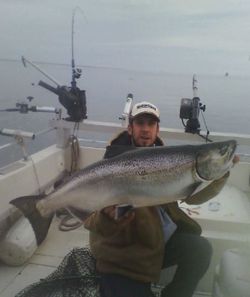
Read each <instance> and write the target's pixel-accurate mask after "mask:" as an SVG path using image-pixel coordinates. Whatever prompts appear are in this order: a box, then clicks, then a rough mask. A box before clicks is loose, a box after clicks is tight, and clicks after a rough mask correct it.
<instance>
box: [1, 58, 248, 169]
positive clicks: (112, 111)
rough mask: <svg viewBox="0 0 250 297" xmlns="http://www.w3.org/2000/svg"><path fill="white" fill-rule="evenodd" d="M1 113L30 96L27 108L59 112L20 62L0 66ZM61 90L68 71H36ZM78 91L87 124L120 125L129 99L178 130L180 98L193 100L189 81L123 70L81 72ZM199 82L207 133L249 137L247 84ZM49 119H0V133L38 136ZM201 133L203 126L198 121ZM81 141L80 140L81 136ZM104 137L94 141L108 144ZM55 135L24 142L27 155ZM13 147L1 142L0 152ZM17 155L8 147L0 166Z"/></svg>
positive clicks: (240, 80) (231, 79)
mask: <svg viewBox="0 0 250 297" xmlns="http://www.w3.org/2000/svg"><path fill="white" fill-rule="evenodd" d="M0 67H1V79H0V90H1V92H0V108H10V107H15V104H16V102H24V101H27V99H26V97H27V96H33V97H34V100H33V101H32V102H31V105H38V106H55V107H60V104H59V103H58V100H57V96H56V95H53V94H52V93H50V92H49V91H47V90H45V89H43V88H41V87H40V86H38V85H37V83H38V81H39V80H44V81H47V82H48V83H50V84H52V85H53V83H51V82H50V81H48V80H47V79H46V78H45V77H44V76H43V75H42V74H41V73H39V72H38V71H37V70H35V69H33V68H32V67H30V66H29V67H28V68H24V67H23V65H22V63H21V62H0ZM41 67H42V68H43V69H44V70H45V71H46V72H48V73H49V74H50V75H51V76H53V77H55V78H56V79H57V80H58V81H59V82H60V83H61V84H65V85H66V84H68V83H69V82H70V79H71V69H70V67H67V66H55V65H41ZM82 70H83V75H82V78H81V79H80V80H79V82H78V85H79V87H80V88H82V89H85V90H86V92H87V105H88V119H89V120H105V121H113V122H119V120H118V117H119V116H120V115H121V113H122V111H123V107H124V103H125V99H126V96H127V94H128V93H132V94H133V95H134V101H137V102H138V101H141V100H148V101H151V102H153V103H155V104H156V105H157V106H158V107H159V108H160V111H161V124H162V126H164V127H169V128H183V126H182V123H181V121H180V119H179V108H180V100H181V98H183V97H185V98H192V97H193V92H192V76H193V73H190V74H189V75H180V74H169V73H157V74H156V73H145V72H139V71H128V70H122V69H109V68H100V67H98V68H97V67H84V68H83V69H82ZM196 74H197V77H198V88H199V90H198V94H199V97H200V99H201V102H202V103H203V104H205V105H206V112H205V114H204V116H205V119H206V123H207V126H208V129H209V130H210V131H211V132H212V131H219V132H235V133H241V134H249V121H250V118H249V117H250V116H249V115H250V104H249V100H250V84H249V82H250V78H249V77H239V76H233V75H230V74H229V76H228V77H225V76H224V74H223V73H222V75H221V76H211V75H202V74H199V73H196ZM53 117H54V116H53V115H52V114H44V113H42V114H41V113H28V114H20V113H7V112H2V113H0V129H2V128H11V129H18V128H19V129H22V130H27V131H31V132H39V131H41V130H44V129H47V128H48V122H47V121H48V119H50V118H53ZM200 122H201V125H202V129H204V124H203V120H202V118H200ZM83 137H84V135H83ZM109 137H110V136H108V135H98V136H97V138H98V139H100V140H108V139H109ZM54 139H55V134H54V133H53V132H52V133H49V134H47V135H45V136H41V137H40V138H39V139H37V140H35V141H29V142H30V143H29V146H28V151H29V153H32V152H35V151H37V150H38V149H40V148H42V147H45V146H47V145H48V144H52V143H54ZM11 141H13V140H12V139H11V138H9V137H5V136H0V146H2V145H4V144H6V143H9V142H11ZM20 157H21V153H20V149H19V148H16V147H15V146H12V147H11V148H6V149H3V150H1V151H0V165H3V164H7V163H8V162H10V161H12V160H15V159H19V158H20Z"/></svg>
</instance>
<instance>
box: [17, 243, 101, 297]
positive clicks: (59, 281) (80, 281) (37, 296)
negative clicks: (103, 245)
mask: <svg viewBox="0 0 250 297" xmlns="http://www.w3.org/2000/svg"><path fill="white" fill-rule="evenodd" d="M98 282H99V277H98V274H97V273H96V269H95V259H94V258H93V256H92V254H91V252H90V250H89V249H88V248H74V249H72V250H71V251H70V252H69V253H68V254H67V255H66V256H65V257H64V259H63V261H62V262H61V264H60V265H59V266H58V268H57V269H56V270H55V271H54V272H53V273H51V274H50V275H49V276H47V277H46V278H44V279H41V280H40V281H38V282H37V283H34V284H32V285H30V286H28V287H26V288H24V289H23V290H22V291H20V292H19V293H18V294H17V295H16V296H15V297H41V296H42V297H74V296H77V297H100V294H99V285H98Z"/></svg>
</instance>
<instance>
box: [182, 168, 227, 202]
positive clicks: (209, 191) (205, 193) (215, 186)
mask: <svg viewBox="0 0 250 297" xmlns="http://www.w3.org/2000/svg"><path fill="white" fill-rule="evenodd" d="M228 177H229V172H227V173H226V174H225V175H224V176H223V177H221V178H220V179H218V180H215V181H213V182H212V183H211V184H210V185H208V186H207V187H206V188H204V189H203V190H201V191H200V192H198V193H196V194H194V195H193V196H190V197H187V198H186V199H185V200H183V202H185V203H187V204H202V203H204V202H206V201H208V200H210V199H212V198H213V197H214V196H216V195H217V194H219V193H220V191H221V190H222V188H223V187H224V185H225V184H226V182H227V179H228Z"/></svg>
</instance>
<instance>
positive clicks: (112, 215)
mask: <svg viewBox="0 0 250 297" xmlns="http://www.w3.org/2000/svg"><path fill="white" fill-rule="evenodd" d="M116 211H117V205H112V206H108V207H105V208H103V209H102V210H101V213H103V214H104V215H106V216H107V217H108V218H109V219H111V220H114V221H116V222H117V223H119V224H122V225H127V224H128V223H129V222H131V221H132V220H133V219H134V217H135V212H134V210H133V209H132V210H129V211H127V212H126V213H125V214H124V215H123V216H120V217H119V218H116Z"/></svg>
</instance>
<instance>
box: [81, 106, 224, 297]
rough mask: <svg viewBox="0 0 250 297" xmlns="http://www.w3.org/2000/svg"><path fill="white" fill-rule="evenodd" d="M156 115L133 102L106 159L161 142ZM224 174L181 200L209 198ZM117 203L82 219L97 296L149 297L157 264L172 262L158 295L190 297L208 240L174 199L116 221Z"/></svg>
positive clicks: (202, 268) (203, 267) (205, 262)
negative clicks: (97, 279) (92, 259)
mask: <svg viewBox="0 0 250 297" xmlns="http://www.w3.org/2000/svg"><path fill="white" fill-rule="evenodd" d="M159 122H160V113H159V110H158V108H157V107H156V106H155V105H153V104H151V103H149V102H140V103H138V104H135V105H134V107H133V108H132V111H131V116H130V122H129V126H128V129H127V131H124V132H122V133H120V134H119V135H118V136H117V137H116V138H115V139H114V140H113V141H112V142H111V145H110V146H109V147H107V150H106V153H105V156H104V158H110V157H113V156H114V155H117V154H119V153H122V152H124V151H126V150H127V149H131V147H149V146H162V145H163V141H162V140H161V139H160V138H159V136H158V134H159ZM226 179H227V177H226V176H225V177H223V178H221V179H220V180H218V181H214V182H213V183H212V184H211V185H210V186H209V187H207V188H206V189H204V190H202V191H201V192H200V193H198V194H196V195H194V196H192V197H190V198H188V199H187V200H186V201H185V202H187V203H190V204H199V203H202V202H204V201H206V200H208V199H210V198H212V197H214V196H215V195H216V194H217V193H218V192H219V191H220V190H221V188H222V187H223V185H224V184H225V182H226ZM116 210H117V208H116V206H111V207H107V208H105V209H103V210H102V211H101V212H95V213H94V214H93V215H92V216H91V217H89V218H88V220H87V221H86V223H85V227H86V228H87V229H89V230H90V247H91V251H92V253H93V255H94V257H95V258H96V266H97V270H98V272H100V274H101V282H100V292H101V297H152V296H154V295H153V293H152V292H151V289H150V287H151V283H152V282H157V281H158V279H159V275H160V272H161V269H162V268H166V267H169V266H172V265H175V264H176V265H177V270H176V273H175V275H174V278H173V280H172V282H171V283H170V284H169V285H168V286H167V287H166V288H164V289H163V291H162V295H161V296H162V297H165V296H167V297H190V296H192V294H193V292H194V290H195V288H196V286H197V284H198V282H199V280H200V279H201V277H202V276H203V275H204V274H205V272H206V270H207V268H208V266H209V263H210V259H211V255H212V248H211V246H210V244H209V242H208V241H207V240H206V239H205V238H203V237H201V236H200V234H201V227H200V226H199V225H198V223H196V222H195V221H194V220H192V219H191V218H190V217H188V216H187V215H186V214H185V213H184V212H183V211H182V210H181V209H180V208H179V207H178V204H177V202H174V203H169V204H166V205H162V206H155V207H143V208H137V209H135V210H132V211H128V212H126V213H125V214H124V215H123V216H121V217H120V218H118V219H115V217H116V216H115V214H116Z"/></svg>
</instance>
